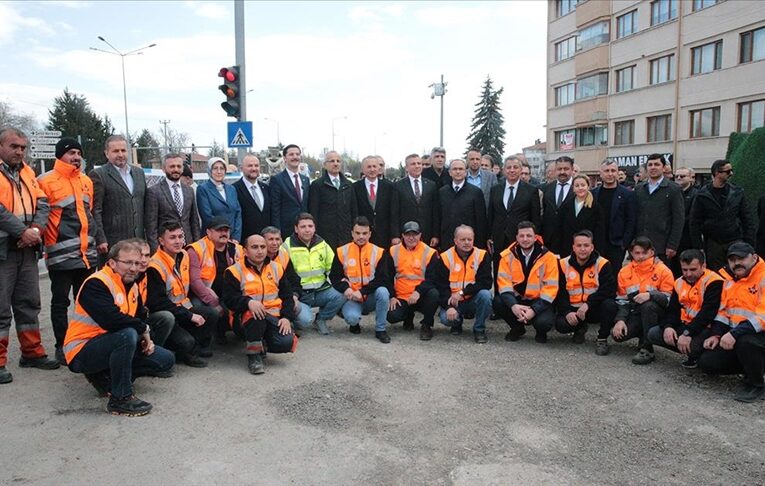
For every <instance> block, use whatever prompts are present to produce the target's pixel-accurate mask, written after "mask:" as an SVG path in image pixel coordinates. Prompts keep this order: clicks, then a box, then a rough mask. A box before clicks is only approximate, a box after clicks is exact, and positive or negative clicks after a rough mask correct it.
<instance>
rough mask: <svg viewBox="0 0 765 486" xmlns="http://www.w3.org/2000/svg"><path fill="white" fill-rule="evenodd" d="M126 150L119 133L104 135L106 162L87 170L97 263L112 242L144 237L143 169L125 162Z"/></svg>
mask: <svg viewBox="0 0 765 486" xmlns="http://www.w3.org/2000/svg"><path fill="white" fill-rule="evenodd" d="M127 151H128V146H127V140H126V139H125V137H123V136H122V135H112V136H111V137H109V138H107V139H106V143H105V144H104V154H105V155H106V159H107V160H108V163H106V164H104V165H102V166H101V167H97V168H96V169H94V170H93V171H91V173H90V174H89V175H90V178H91V179H92V180H93V217H94V218H95V220H96V225H97V227H98V232H97V233H96V245H97V246H96V249H97V250H98V253H99V266H102V265H103V264H104V263H105V262H106V253H107V252H108V251H109V247H110V246H111V245H113V244H115V243H117V242H118V241H122V240H127V239H129V238H141V239H143V238H144V223H143V215H144V198H145V196H146V177H145V176H144V174H143V169H141V168H140V167H136V166H130V165H128V163H127V159H128V157H127Z"/></svg>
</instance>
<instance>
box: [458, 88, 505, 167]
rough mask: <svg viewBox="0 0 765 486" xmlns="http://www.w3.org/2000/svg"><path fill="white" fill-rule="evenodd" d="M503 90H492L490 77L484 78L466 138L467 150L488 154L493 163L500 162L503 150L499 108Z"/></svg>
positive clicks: (503, 131) (503, 137)
mask: <svg viewBox="0 0 765 486" xmlns="http://www.w3.org/2000/svg"><path fill="white" fill-rule="evenodd" d="M504 89H505V88H499V89H498V90H496V91H495V90H494V89H493V88H492V83H491V77H489V76H487V77H486V82H484V84H483V91H482V93H481V99H480V101H479V102H478V103H476V104H475V107H476V108H475V115H473V123H472V125H471V126H470V135H468V137H467V142H468V146H467V150H470V149H477V150H480V151H481V153H482V154H489V155H491V157H492V158H493V159H494V161H495V162H501V161H502V154H503V152H504V150H505V140H504V139H505V128H504V127H503V126H502V125H503V123H504V117H503V116H502V112H501V111H500V107H499V97H500V95H501V94H502V92H503V91H504Z"/></svg>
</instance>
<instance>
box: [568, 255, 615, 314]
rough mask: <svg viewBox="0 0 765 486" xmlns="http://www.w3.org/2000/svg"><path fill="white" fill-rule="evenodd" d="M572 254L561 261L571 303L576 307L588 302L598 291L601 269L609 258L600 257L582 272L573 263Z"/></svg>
mask: <svg viewBox="0 0 765 486" xmlns="http://www.w3.org/2000/svg"><path fill="white" fill-rule="evenodd" d="M571 258H572V257H571V256H568V257H566V258H564V259H563V260H561V261H560V266H561V271H562V272H563V275H564V277H565V278H566V290H567V291H568V297H569V303H570V304H571V305H572V306H574V307H581V306H582V304H584V303H585V302H587V299H588V298H589V297H590V295H592V294H594V293H595V292H597V291H598V288H599V287H600V271H601V270H602V269H603V266H604V265H605V264H606V262H607V261H608V260H606V259H605V258H603V257H598V258H597V259H596V260H595V263H593V264H592V265H591V266H589V267H587V268H585V269H583V271H584V273H583V274H580V273H579V272H578V271H577V270H576V269H575V268H574V266H573V265H571Z"/></svg>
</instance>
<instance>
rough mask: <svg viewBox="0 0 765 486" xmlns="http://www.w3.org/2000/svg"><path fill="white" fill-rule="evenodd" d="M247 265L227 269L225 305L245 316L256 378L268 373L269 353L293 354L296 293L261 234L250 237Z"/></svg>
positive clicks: (249, 361) (250, 363)
mask: <svg viewBox="0 0 765 486" xmlns="http://www.w3.org/2000/svg"><path fill="white" fill-rule="evenodd" d="M244 254H245V259H244V262H240V263H236V264H234V265H232V266H230V267H228V268H227V269H226V272H225V274H224V281H223V302H224V303H225V304H226V307H227V308H228V309H229V310H231V311H232V312H236V313H241V314H242V327H243V328H244V336H245V339H246V340H247V367H248V369H249V370H250V373H252V374H253V375H260V374H263V373H265V371H266V370H265V366H264V364H263V357H264V356H265V350H266V349H268V351H269V352H271V353H293V352H295V348H297V343H298V340H297V337H296V336H295V334H294V333H293V332H292V325H291V324H290V321H291V320H293V319H294V318H295V306H294V302H293V300H292V291H291V290H290V286H289V283H288V281H287V279H286V278H283V277H284V268H283V267H282V266H281V264H280V263H278V262H276V261H272V260H271V259H270V258H268V250H267V249H266V240H265V238H263V237H262V236H260V235H252V236H250V237H248V238H247V241H246V242H245V248H244Z"/></svg>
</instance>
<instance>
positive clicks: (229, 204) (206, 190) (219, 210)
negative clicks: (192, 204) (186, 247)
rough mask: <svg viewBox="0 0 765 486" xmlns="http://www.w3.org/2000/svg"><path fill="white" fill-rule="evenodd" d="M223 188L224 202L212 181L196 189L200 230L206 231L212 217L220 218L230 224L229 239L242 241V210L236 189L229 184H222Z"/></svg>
mask: <svg viewBox="0 0 765 486" xmlns="http://www.w3.org/2000/svg"><path fill="white" fill-rule="evenodd" d="M223 186H224V187H225V191H226V200H225V201H224V200H223V198H222V197H221V195H220V193H219V192H218V188H217V187H215V183H214V182H213V181H212V180H208V181H206V182H205V183H204V184H200V186H199V187H198V188H197V208H198V209H199V217H200V218H201V219H202V228H205V229H207V225H208V223H209V222H210V220H211V219H212V218H213V216H222V217H224V218H226V219H227V220H228V221H229V223H230V224H231V239H234V240H236V241H242V208H240V207H239V199H237V197H236V189H234V187H233V186H231V185H230V184H225V183H224V184H223ZM187 243H193V241H191V242H187Z"/></svg>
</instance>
